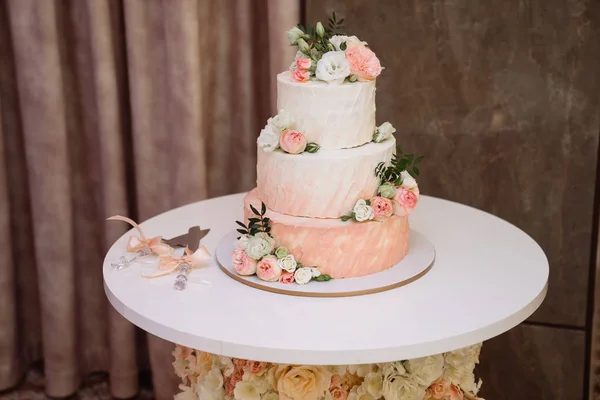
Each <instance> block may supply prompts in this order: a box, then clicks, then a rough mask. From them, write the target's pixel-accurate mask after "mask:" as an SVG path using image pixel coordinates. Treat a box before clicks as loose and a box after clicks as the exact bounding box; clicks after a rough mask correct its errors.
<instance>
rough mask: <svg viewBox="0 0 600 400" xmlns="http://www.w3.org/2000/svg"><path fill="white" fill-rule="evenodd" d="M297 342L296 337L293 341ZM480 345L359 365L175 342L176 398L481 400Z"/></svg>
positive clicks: (190, 399)
mask: <svg viewBox="0 0 600 400" xmlns="http://www.w3.org/2000/svg"><path fill="white" fill-rule="evenodd" d="M297 340H301V339H297ZM480 350H481V344H477V345H473V346H469V347H466V348H463V349H459V350H455V351H450V352H447V353H443V354H436V355H433V356H427V357H421V358H415V359H411V360H402V361H396V362H387V363H376V364H360V365H326V366H310V365H289V364H276V363H268V362H260V361H251V360H245V359H241V358H230V357H223V356H218V355H214V354H210V353H206V352H203V351H199V350H194V349H191V348H189V347H184V346H179V345H178V346H177V347H176V348H175V351H174V352H173V356H174V357H175V362H174V363H173V366H174V367H175V373H176V374H177V376H179V377H180V378H181V379H182V384H181V385H180V389H181V390H182V391H181V393H179V394H178V395H176V397H175V399H176V400H188V399H189V400H192V399H198V398H200V399H215V400H217V399H226V400H227V399H239V400H262V399H267V400H276V399H280V398H281V399H290V400H320V399H328V400H376V399H381V400H434V399H445V400H446V399H447V400H462V399H468V400H469V399H470V400H483V399H481V398H479V397H477V392H478V391H479V388H480V386H481V380H478V381H476V378H475V375H474V369H475V366H476V364H478V363H479V353H480Z"/></svg>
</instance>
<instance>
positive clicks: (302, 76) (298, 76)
mask: <svg viewBox="0 0 600 400" xmlns="http://www.w3.org/2000/svg"><path fill="white" fill-rule="evenodd" d="M290 78H291V79H292V80H293V81H296V82H308V80H309V79H310V72H308V71H307V70H305V69H300V68H296V69H295V70H293V71H291V72H290Z"/></svg>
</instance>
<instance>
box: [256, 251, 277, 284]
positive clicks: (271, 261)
mask: <svg viewBox="0 0 600 400" xmlns="http://www.w3.org/2000/svg"><path fill="white" fill-rule="evenodd" d="M281 274H282V270H281V268H279V265H277V257H275V256H265V257H263V258H262V260H260V261H259V262H258V267H257V268H256V275H257V276H258V277H259V278H260V279H262V280H263V281H267V282H277V281H278V280H279V277H280V276H281Z"/></svg>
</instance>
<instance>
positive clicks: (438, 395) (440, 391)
mask: <svg viewBox="0 0 600 400" xmlns="http://www.w3.org/2000/svg"><path fill="white" fill-rule="evenodd" d="M449 384H450V382H448V381H447V380H446V379H445V378H443V377H442V378H438V379H436V380H435V381H434V382H433V383H432V384H431V386H429V388H430V389H431V392H432V395H433V398H434V399H443V398H444V396H445V395H446V392H447V391H448V386H449Z"/></svg>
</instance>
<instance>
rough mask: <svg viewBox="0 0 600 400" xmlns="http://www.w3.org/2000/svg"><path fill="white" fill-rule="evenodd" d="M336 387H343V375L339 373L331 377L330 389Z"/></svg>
mask: <svg viewBox="0 0 600 400" xmlns="http://www.w3.org/2000/svg"><path fill="white" fill-rule="evenodd" d="M336 387H342V377H341V376H339V375H333V376H332V377H331V383H330V384H329V390H331V389H333V388H336Z"/></svg>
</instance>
